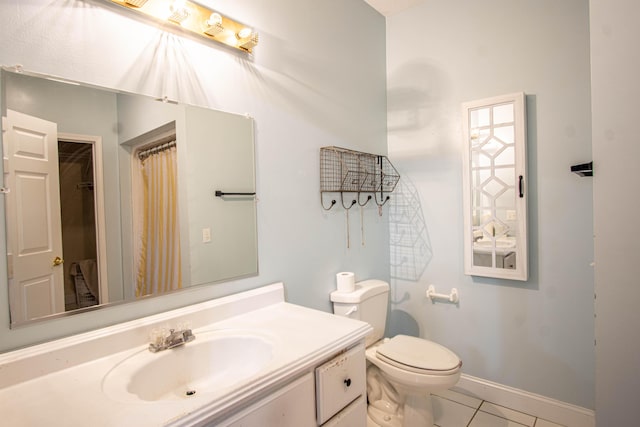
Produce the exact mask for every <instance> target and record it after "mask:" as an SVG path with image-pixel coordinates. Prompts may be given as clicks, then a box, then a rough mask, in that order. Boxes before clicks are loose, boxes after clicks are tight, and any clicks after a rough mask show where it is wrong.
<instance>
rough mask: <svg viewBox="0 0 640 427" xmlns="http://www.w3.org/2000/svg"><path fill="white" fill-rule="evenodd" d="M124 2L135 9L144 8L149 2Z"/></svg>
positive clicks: (140, 0) (138, 0)
mask: <svg viewBox="0 0 640 427" xmlns="http://www.w3.org/2000/svg"><path fill="white" fill-rule="evenodd" d="M124 2H125V3H126V4H127V5H129V6H133V7H142V6H144V4H145V3H146V2H147V0H124Z"/></svg>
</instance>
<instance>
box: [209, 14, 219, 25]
mask: <svg viewBox="0 0 640 427" xmlns="http://www.w3.org/2000/svg"><path fill="white" fill-rule="evenodd" d="M216 24H222V16H220V14H219V13H215V12H214V13H212V14H211V16H210V17H209V19H208V20H207V25H216Z"/></svg>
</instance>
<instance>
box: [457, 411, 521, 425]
mask: <svg viewBox="0 0 640 427" xmlns="http://www.w3.org/2000/svg"><path fill="white" fill-rule="evenodd" d="M522 426H524V424H520V423H517V422H515V421H510V420H507V419H505V418H500V417H497V416H495V415H491V414H488V413H486V412H482V411H478V412H477V413H476V415H475V416H474V417H473V420H471V424H469V427H522Z"/></svg>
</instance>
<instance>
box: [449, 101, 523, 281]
mask: <svg viewBox="0 0 640 427" xmlns="http://www.w3.org/2000/svg"><path fill="white" fill-rule="evenodd" d="M462 123H463V127H464V138H465V144H464V149H463V194H464V272H465V274H468V275H472V276H484V277H497V278H502V279H513V280H527V277H528V262H527V252H528V251H527V191H526V184H527V175H526V164H527V162H526V150H527V148H526V135H527V131H526V108H525V95H524V93H516V94H511V95H504V96H498V97H494V98H489V99H482V100H479V101H473V102H467V103H465V104H463V106H462Z"/></svg>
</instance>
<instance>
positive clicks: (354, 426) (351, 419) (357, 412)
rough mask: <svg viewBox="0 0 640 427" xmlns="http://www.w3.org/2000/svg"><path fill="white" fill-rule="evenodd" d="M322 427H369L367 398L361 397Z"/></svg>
mask: <svg viewBox="0 0 640 427" xmlns="http://www.w3.org/2000/svg"><path fill="white" fill-rule="evenodd" d="M322 427H367V398H366V396H365V395H364V394H363V395H360V396H359V397H358V398H357V399H356V400H354V401H353V402H351V403H350V404H349V406H347V407H346V408H344V409H343V410H342V411H340V412H338V413H337V414H336V415H334V416H333V418H331V419H330V420H329V421H327V423H326V424H323V425H322Z"/></svg>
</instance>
